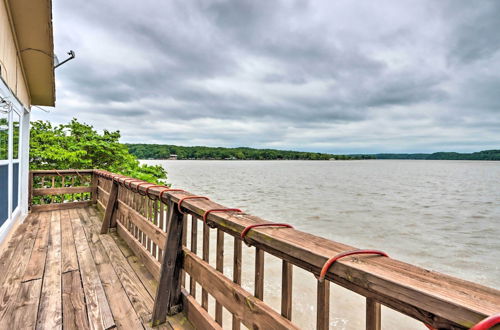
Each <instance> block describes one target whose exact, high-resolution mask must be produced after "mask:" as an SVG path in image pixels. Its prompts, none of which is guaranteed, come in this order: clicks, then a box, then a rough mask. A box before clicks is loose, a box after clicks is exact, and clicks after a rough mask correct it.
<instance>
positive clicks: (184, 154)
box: [127, 144, 373, 160]
mask: <svg viewBox="0 0 500 330" xmlns="http://www.w3.org/2000/svg"><path fill="white" fill-rule="evenodd" d="M127 147H128V150H129V152H130V153H131V154H133V155H134V156H136V157H137V158H139V159H169V158H171V157H174V156H173V155H175V157H176V158H177V159H227V160H330V159H335V160H349V159H364V158H373V157H372V156H367V155H365V156H363V155H359V156H349V155H334V154H327V153H319V152H302V151H291V150H277V149H254V148H246V147H239V148H222V147H202V146H195V147H184V146H176V145H169V144H127Z"/></svg>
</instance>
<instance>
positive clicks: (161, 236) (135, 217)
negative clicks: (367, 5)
mask: <svg viewBox="0 0 500 330" xmlns="http://www.w3.org/2000/svg"><path fill="white" fill-rule="evenodd" d="M118 210H119V211H120V213H121V214H123V216H124V217H125V218H127V220H129V221H131V222H132V223H133V224H134V225H135V226H137V228H139V229H140V230H141V231H142V232H143V233H144V234H145V235H146V236H147V237H148V238H150V239H151V240H152V241H153V242H154V243H155V244H156V245H158V246H160V247H162V248H163V246H164V245H165V239H166V236H167V235H166V233H165V232H164V231H163V230H161V229H160V228H159V227H158V226H156V225H154V224H153V222H151V221H149V220H148V219H146V218H145V217H144V216H143V215H141V214H139V212H137V211H135V210H134V209H132V208H131V207H130V206H128V205H127V204H125V203H123V202H121V201H118ZM143 246H144V244H143ZM147 246H148V244H146V245H145V246H144V247H147Z"/></svg>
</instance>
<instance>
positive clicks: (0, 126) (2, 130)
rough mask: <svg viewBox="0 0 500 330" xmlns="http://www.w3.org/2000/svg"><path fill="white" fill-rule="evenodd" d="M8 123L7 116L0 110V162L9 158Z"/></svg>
mask: <svg viewBox="0 0 500 330" xmlns="http://www.w3.org/2000/svg"><path fill="white" fill-rule="evenodd" d="M8 150H9V121H8V114H7V113H3V112H2V111H1V108H0V161H2V160H7V159H8V158H9V154H8Z"/></svg>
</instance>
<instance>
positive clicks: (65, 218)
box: [61, 209, 79, 273]
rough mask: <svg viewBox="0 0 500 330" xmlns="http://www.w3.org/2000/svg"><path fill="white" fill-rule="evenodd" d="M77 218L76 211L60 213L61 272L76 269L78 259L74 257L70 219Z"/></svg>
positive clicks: (74, 250)
mask: <svg viewBox="0 0 500 330" xmlns="http://www.w3.org/2000/svg"><path fill="white" fill-rule="evenodd" d="M75 217H76V218H78V216H77V215H76V210H75V209H72V210H63V211H61V244H62V255H61V259H62V260H61V262H62V263H61V266H62V267H61V272H63V273H66V272H69V271H73V270H77V269H78V267H79V266H78V258H77V256H76V249H75V239H74V238H73V227H72V225H71V219H73V218H75Z"/></svg>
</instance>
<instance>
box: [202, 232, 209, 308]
mask: <svg viewBox="0 0 500 330" xmlns="http://www.w3.org/2000/svg"><path fill="white" fill-rule="evenodd" d="M209 255H210V228H209V227H208V225H207V224H206V223H204V224H203V260H204V261H205V262H207V263H209V260H208V258H209ZM201 307H203V309H205V310H208V292H207V290H205V289H204V288H202V290H201Z"/></svg>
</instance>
